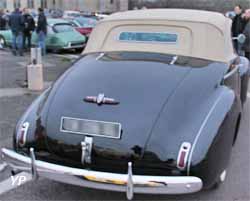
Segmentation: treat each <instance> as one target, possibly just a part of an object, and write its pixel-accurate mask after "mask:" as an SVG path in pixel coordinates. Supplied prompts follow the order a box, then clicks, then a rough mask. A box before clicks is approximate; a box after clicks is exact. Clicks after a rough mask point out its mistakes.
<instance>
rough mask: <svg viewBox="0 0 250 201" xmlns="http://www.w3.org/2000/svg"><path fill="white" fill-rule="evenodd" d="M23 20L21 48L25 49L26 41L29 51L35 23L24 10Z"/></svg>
mask: <svg viewBox="0 0 250 201" xmlns="http://www.w3.org/2000/svg"><path fill="white" fill-rule="evenodd" d="M23 19H24V30H23V48H24V49H26V40H27V41H28V46H27V48H28V49H30V48H31V38H32V33H33V31H34V30H35V21H34V19H33V17H32V16H31V15H30V13H29V11H28V10H27V9H26V8H24V9H23Z"/></svg>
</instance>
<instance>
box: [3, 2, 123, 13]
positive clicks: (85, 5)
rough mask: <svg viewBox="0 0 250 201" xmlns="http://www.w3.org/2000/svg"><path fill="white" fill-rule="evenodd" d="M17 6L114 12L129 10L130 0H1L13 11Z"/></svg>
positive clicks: (6, 7)
mask: <svg viewBox="0 0 250 201" xmlns="http://www.w3.org/2000/svg"><path fill="white" fill-rule="evenodd" d="M17 7H19V8H31V9H37V8H39V7H42V8H48V9H54V8H58V9H62V10H79V11H89V12H106V13H112V12H116V11H124V10H128V0H0V8H4V9H8V10H10V11H12V10H14V8H17Z"/></svg>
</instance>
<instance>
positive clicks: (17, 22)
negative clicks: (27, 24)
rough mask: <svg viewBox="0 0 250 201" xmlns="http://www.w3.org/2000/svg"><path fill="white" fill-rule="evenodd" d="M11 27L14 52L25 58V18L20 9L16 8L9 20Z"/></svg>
mask: <svg viewBox="0 0 250 201" xmlns="http://www.w3.org/2000/svg"><path fill="white" fill-rule="evenodd" d="M9 26H10V29H11V32H12V52H13V54H14V55H16V54H17V52H16V51H17V50H18V53H19V55H20V56H23V26H24V21H23V16H22V13H21V12H20V10H19V8H16V9H15V11H13V12H12V14H11V15H10V19H9Z"/></svg>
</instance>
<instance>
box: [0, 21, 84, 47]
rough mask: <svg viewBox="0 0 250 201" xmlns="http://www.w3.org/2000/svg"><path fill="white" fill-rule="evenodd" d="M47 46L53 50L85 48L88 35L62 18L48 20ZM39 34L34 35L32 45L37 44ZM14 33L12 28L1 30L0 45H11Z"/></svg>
mask: <svg viewBox="0 0 250 201" xmlns="http://www.w3.org/2000/svg"><path fill="white" fill-rule="evenodd" d="M47 23H48V26H47V31H48V33H47V38H46V47H47V49H49V50H52V51H60V50H69V49H83V48H84V46H85V44H86V37H85V36H82V35H81V34H80V33H78V32H77V31H76V30H75V29H74V27H73V26H72V25H71V24H70V23H68V22H67V21H65V20H62V19H48V20H47ZM37 39H38V38H37V34H36V33H35V32H34V33H33V35H32V45H34V46H35V45H37ZM11 43H12V34H11V31H10V30H5V31H0V45H1V46H3V47H4V46H11Z"/></svg>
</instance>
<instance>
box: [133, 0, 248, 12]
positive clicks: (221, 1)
mask: <svg viewBox="0 0 250 201" xmlns="http://www.w3.org/2000/svg"><path fill="white" fill-rule="evenodd" d="M237 4H240V5H242V7H243V8H250V0H130V2H129V9H134V8H139V9H140V8H142V7H144V6H145V7H147V8H188V9H203V10H210V11H219V12H226V11H229V10H233V8H234V6H235V5H237Z"/></svg>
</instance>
